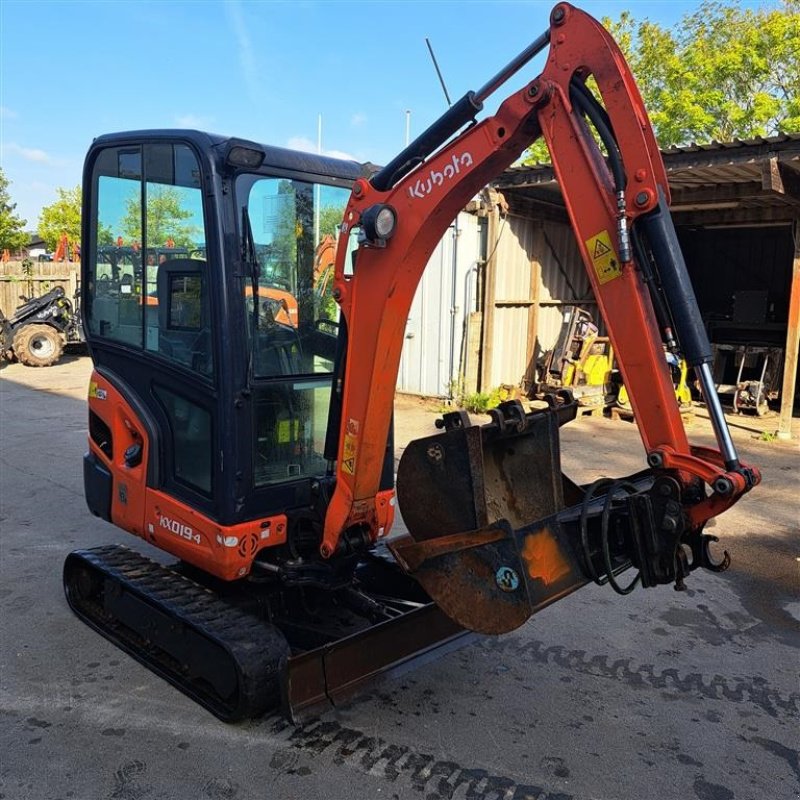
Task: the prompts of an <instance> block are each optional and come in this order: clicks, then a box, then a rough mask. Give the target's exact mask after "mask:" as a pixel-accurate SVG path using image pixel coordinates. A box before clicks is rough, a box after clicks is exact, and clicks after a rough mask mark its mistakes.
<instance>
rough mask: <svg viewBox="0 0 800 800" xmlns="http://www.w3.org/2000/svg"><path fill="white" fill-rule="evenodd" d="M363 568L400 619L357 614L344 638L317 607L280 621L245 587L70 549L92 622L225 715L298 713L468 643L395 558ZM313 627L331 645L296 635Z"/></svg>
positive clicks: (115, 553) (77, 598) (68, 571)
mask: <svg viewBox="0 0 800 800" xmlns="http://www.w3.org/2000/svg"><path fill="white" fill-rule="evenodd" d="M362 566H363V568H361V569H359V571H358V582H359V585H360V587H361V590H360V595H359V596H361V597H362V598H366V600H365V602H366V604H367V605H369V604H370V603H372V602H374V603H376V604H380V605H381V607H382V608H391V609H392V610H393V611H392V613H393V614H394V616H393V617H392V618H389V619H384V620H383V621H380V622H377V623H370V622H369V621H368V620H367V619H365V618H363V617H360V618H359V617H358V615H356V616H355V618H350V619H348V620H347V626H349V629H350V631H351V632H350V633H349V634H347V635H344V636H340V635H337V633H336V631H337V630H340V628H337V627H336V626H335V624H334V623H333V622H329V624H328V628H327V629H325V624H324V623H325V621H324V620H322V625H320V624H319V623H320V616H319V614H317V613H315V614H314V615H313V623H314V624H313V625H311V624H308V621H306V624H305V627H304V622H303V621H302V620H301V619H300V616H299V615H295V616H291V615H290V616H287V617H284V618H280V617H276V618H275V620H274V622H275V624H272V623H271V622H270V621H269V620H267V619H265V618H264V616H263V614H260V613H258V612H257V609H259V607H260V604H259V600H258V598H254V597H252V596H249V595H247V594H245V593H244V590H243V591H242V592H240V593H239V594H236V593H234V594H232V595H226V596H221V595H220V594H218V593H217V592H216V591H212V590H211V589H210V588H209V587H208V586H205V585H202V584H200V583H197V582H196V581H194V580H192V579H190V578H188V577H187V576H186V575H184V574H181V573H179V572H176V571H175V570H173V569H171V568H169V567H165V566H163V565H161V564H158V563H157V562H155V561H151V560H150V559H148V558H146V557H144V556H142V555H140V554H138V553H136V552H134V551H132V550H129V549H128V548H125V547H120V546H113V545H110V546H105V547H98V548H93V549H91V550H78V551H74V552H72V553H70V554H69V555H68V556H67V559H66V562H65V564H64V588H65V591H66V595H67V600H68V602H69V605H70V607H71V608H72V610H73V611H74V612H75V613H76V614H77V615H78V617H80V618H81V619H82V620H83V621H84V622H85V623H87V624H88V625H89V626H90V627H92V628H94V629H95V630H96V631H97V632H98V633H100V634H102V635H103V636H104V637H106V638H107V639H109V640H110V641H111V642H113V643H114V644H115V645H117V646H118V647H120V648H122V649H123V650H125V651H126V652H127V653H129V654H130V655H131V656H133V657H134V658H135V659H137V660H138V661H139V662H141V663H142V664H144V666H146V667H148V668H149V669H151V670H152V671H153V672H155V673H156V674H157V675H160V676H161V677H162V678H164V679H165V680H167V681H169V682H170V683H171V684H172V685H173V686H175V687H176V688H178V689H180V690H181V691H182V692H184V693H185V694H187V695H188V696H189V697H191V698H192V699H193V700H195V701H196V702H198V703H200V704H201V705H203V706H204V707H205V708H207V709H208V710H209V711H210V712H211V713H212V714H214V715H215V716H217V717H219V718H220V719H221V720H223V721H225V722H234V721H237V720H241V719H246V718H249V717H255V716H259V715H261V714H265V713H270V712H275V711H279V712H283V713H284V714H285V715H286V716H288V717H289V718H290V719H292V720H293V721H295V722H297V721H300V720H302V719H304V718H305V717H307V716H309V715H310V714H311V713H318V712H319V711H321V710H323V709H324V708H325V707H329V706H331V705H335V704H337V703H339V702H341V701H343V700H344V699H346V698H347V697H349V696H351V695H352V694H354V693H355V692H356V690H357V689H359V688H360V687H362V686H363V685H364V684H365V683H366V682H368V681H371V680H372V679H374V678H376V677H377V676H379V675H381V674H385V673H387V672H392V671H395V670H396V669H397V668H399V667H401V666H406V665H410V664H411V663H413V662H414V661H415V660H417V659H419V658H421V657H425V658H430V657H432V656H433V654H434V652H436V653H437V654H441V653H444V652H447V651H449V650H450V649H453V648H454V647H455V646H460V645H462V644H465V643H466V642H467V641H468V637H469V634H468V632H467V631H465V630H464V629H463V628H461V627H460V626H459V625H457V624H456V623H455V622H453V621H452V620H451V619H450V618H448V617H447V616H446V615H445V614H444V613H443V612H442V611H441V610H440V609H439V608H437V606H436V605H435V604H434V603H432V602H431V601H430V599H429V598H428V597H427V596H425V595H424V594H423V593H422V592H421V591H420V589H419V586H418V585H417V583H416V582H415V581H413V580H411V579H410V578H408V577H407V576H406V575H404V574H403V573H402V572H401V571H400V570H399V569H398V568H397V566H396V565H395V564H394V563H393V562H392V561H391V560H388V561H387V560H386V559H383V558H379V557H374V558H373V559H372V560H371V561H370V562H367V563H366V564H364V565H362ZM312 628H313V629H314V630H313V635H314V636H316V637H318V638H319V637H320V636H321V638H322V639H323V640H324V642H323V643H321V644H319V643H318V644H316V645H314V646H305V643H304V644H303V645H300V644H298V642H299V640H300V639H301V638H302V637H303V636H305V638H306V641H307V640H308V636H309V631H310V630H311V629H312ZM321 630H322V631H323V633H320V631H321ZM352 631H355V632H352Z"/></svg>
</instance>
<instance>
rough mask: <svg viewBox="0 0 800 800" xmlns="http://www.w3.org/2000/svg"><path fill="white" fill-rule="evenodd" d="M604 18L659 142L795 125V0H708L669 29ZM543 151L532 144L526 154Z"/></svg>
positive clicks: (798, 29) (799, 77)
mask: <svg viewBox="0 0 800 800" xmlns="http://www.w3.org/2000/svg"><path fill="white" fill-rule="evenodd" d="M603 24H604V25H605V27H606V28H608V30H609V31H610V32H611V34H612V36H614V38H615V39H616V41H617V43H618V44H619V46H620V48H621V49H622V51H623V53H624V54H625V57H626V58H627V60H628V63H629V64H630V67H631V70H632V71H633V74H634V77H635V78H636V82H637V84H638V86H639V90H640V92H641V93H642V97H643V99H644V102H645V106H646V107H647V111H648V113H649V115H650V120H651V122H652V124H653V129H654V130H655V134H656V138H657V139H658V142H659V144H660V145H661V147H670V146H672V145H682V144H688V143H690V142H710V141H714V140H717V141H730V140H732V139H736V138H743V139H746V138H752V137H755V136H770V135H774V134H777V133H780V132H790V131H798V130H800V0H782V2H781V3H780V5H779V6H778V7H764V8H760V9H755V10H754V9H743V8H741V7H740V6H738V5H730V4H724V3H720V2H715V1H714V0H705V2H703V3H702V4H701V5H700V6H699V8H697V9H696V10H695V11H693V12H691V13H688V14H686V15H684V17H683V18H682V20H681V22H680V23H679V24H678V25H677V26H676V27H675V28H674V29H672V30H670V29H666V28H663V27H662V26H660V25H659V24H657V23H654V22H650V21H649V20H647V19H644V20H641V21H637V20H635V19H634V17H633V15H632V14H631V12H629V11H623V12H622V14H621V15H620V16H619V18H618V19H616V20H611V19H608V18H605V19H603ZM546 153H547V151H546V148H544V147H543V145H542V144H540V143H537V145H536V146H535V147H534V148H531V149H530V150H529V151H528V152H527V153H526V155H525V158H524V159H523V161H524V163H535V162H537V161H542V160H547V159H546V158H543V156H546Z"/></svg>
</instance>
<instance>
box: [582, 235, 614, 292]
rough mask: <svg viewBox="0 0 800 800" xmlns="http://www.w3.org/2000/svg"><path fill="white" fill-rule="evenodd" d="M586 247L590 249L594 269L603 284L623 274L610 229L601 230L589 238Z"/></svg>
mask: <svg viewBox="0 0 800 800" xmlns="http://www.w3.org/2000/svg"><path fill="white" fill-rule="evenodd" d="M586 249H587V250H588V251H589V255H590V256H591V259H592V265H593V266H594V271H595V272H596V273H597V279H598V280H599V281H600V283H601V284H603V283H608V282H609V281H613V280H614V278H619V276H620V275H622V270H621V269H620V263H619V258H617V254H616V253H615V252H614V247H613V245H612V244H611V237H610V236H609V235H608V231H600V233H598V234H597V235H596V236H592V238H591V239H587V240H586Z"/></svg>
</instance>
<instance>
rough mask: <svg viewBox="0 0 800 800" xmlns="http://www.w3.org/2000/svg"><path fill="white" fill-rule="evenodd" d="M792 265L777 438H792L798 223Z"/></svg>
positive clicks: (799, 339) (799, 344) (799, 290)
mask: <svg viewBox="0 0 800 800" xmlns="http://www.w3.org/2000/svg"><path fill="white" fill-rule="evenodd" d="M794 234H795V238H794V263H793V265H792V284H791V289H790V292H791V294H790V296H789V321H788V324H787V327H786V354H785V357H784V360H783V387H782V388H781V416H780V422H779V423H778V438H779V439H791V438H792V408H793V406H794V392H795V387H796V382H797V363H798V350H800V238H798V237H800V221H796V222H795V224H794Z"/></svg>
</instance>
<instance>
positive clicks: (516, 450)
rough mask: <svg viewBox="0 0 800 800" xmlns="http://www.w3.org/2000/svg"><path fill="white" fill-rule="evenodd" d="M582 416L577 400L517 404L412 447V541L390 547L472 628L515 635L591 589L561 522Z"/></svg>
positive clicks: (408, 513) (405, 501) (408, 476)
mask: <svg viewBox="0 0 800 800" xmlns="http://www.w3.org/2000/svg"><path fill="white" fill-rule="evenodd" d="M575 414H576V407H575V404H574V402H573V401H572V398H571V396H570V395H569V394H568V393H562V394H560V395H559V396H557V397H554V398H553V400H552V402H551V403H550V407H549V408H548V409H547V410H545V411H541V412H531V413H527V414H526V413H525V411H524V409H523V407H522V405H521V403H519V401H512V402H509V403H503V404H501V406H500V407H499V408H498V409H497V410H495V411H494V413H493V415H492V416H493V419H492V422H490V423H489V424H487V425H482V426H477V425H472V424H470V422H469V419H468V417H467V416H466V414H464V413H454V414H448V415H445V417H444V419H443V427H444V428H445V431H444V432H442V433H439V434H436V435H434V436H430V437H428V438H425V439H418V440H416V441H414V442H411V443H410V444H409V445H408V447H407V448H406V450H405V452H404V454H403V457H402V459H401V461H400V466H399V469H398V474H397V495H398V502H399V505H400V509H401V511H402V514H403V520H404V521H405V523H406V526H407V528H408V530H409V533H410V536H407V537H402V538H400V539H397V540H395V541H394V542H391V543H390V545H389V546H390V548H391V550H392V552H393V553H394V555H395V558H397V560H398V561H399V562H400V564H401V566H402V567H403V568H404V569H405V570H406V572H407V573H409V574H410V575H413V576H414V577H415V578H416V579H417V581H419V583H420V584H421V585H422V586H423V587H424V589H425V591H426V592H427V593H428V594H429V595H430V596H431V597H432V598H433V599H434V600H435V602H436V603H437V605H439V607H440V608H441V609H442V610H443V611H444V612H445V613H446V614H447V615H448V616H449V617H451V618H452V619H453V620H455V621H456V622H458V623H459V624H460V625H462V626H463V627H465V628H467V629H469V630H473V631H477V632H479V633H492V634H497V633H506V632H508V631H511V630H514V629H515V628H517V627H519V626H520V625H521V624H522V623H523V622H525V621H526V620H527V619H528V617H530V616H531V614H532V613H533V612H534V611H536V610H537V609H539V608H541V607H543V606H545V605H547V604H549V603H551V602H554V601H555V600H557V599H558V598H559V597H562V596H563V595H565V594H567V593H569V592H571V591H574V590H575V589H577V588H579V587H580V586H582V585H583V584H585V583H586V578H585V577H584V574H583V571H582V570H581V566H580V561H579V554H578V553H577V552H575V551H574V547H573V545H572V544H571V543H570V541H568V540H567V538H566V537H565V536H564V535H563V533H562V530H561V526H560V525H559V523H558V520H557V519H556V517H557V515H558V514H559V512H561V511H562V510H563V509H564V507H565V498H564V495H565V491H566V492H568V493H570V494H571V495H572V494H573V493H574V492H575V489H576V487H573V485H572V484H570V483H569V482H568V481H567V480H566V479H565V478H564V477H563V476H562V474H561V465H560V455H559V437H558V428H559V426H560V425H562V424H563V423H565V422H567V421H569V420H571V419H574V417H575ZM575 499H576V497H574V496H571V497H570V504H572V502H574V501H575Z"/></svg>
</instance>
